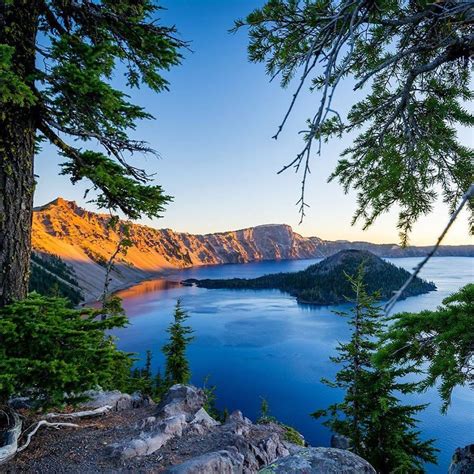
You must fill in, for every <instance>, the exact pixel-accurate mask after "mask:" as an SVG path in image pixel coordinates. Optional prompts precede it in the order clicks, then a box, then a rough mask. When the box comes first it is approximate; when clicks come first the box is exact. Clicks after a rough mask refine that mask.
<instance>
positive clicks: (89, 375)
mask: <svg viewBox="0 0 474 474" xmlns="http://www.w3.org/2000/svg"><path fill="white" fill-rule="evenodd" d="M68 304H69V302H68V301H67V300H66V299H64V298H52V297H45V296H40V295H38V294H36V293H32V294H30V295H29V296H28V297H27V298H26V299H24V300H22V301H19V302H15V303H13V304H10V305H8V306H5V307H3V308H0V402H1V403H5V402H6V401H7V400H8V398H9V397H10V396H12V395H28V396H29V397H32V398H34V399H35V400H36V401H37V402H38V404H40V405H43V406H52V405H58V404H61V403H63V402H66V401H70V400H72V399H74V398H75V397H77V396H78V395H79V394H80V393H82V392H84V391H85V390H88V389H91V388H95V387H96V386H100V387H102V388H103V389H124V388H126V386H127V384H128V381H129V375H130V368H131V364H132V359H131V358H130V354H128V353H125V352H122V351H119V350H117V349H116V347H115V344H114V340H113V338H112V337H110V336H107V335H106V331H108V330H110V329H114V328H117V327H123V326H125V325H126V324H127V319H126V317H125V316H124V315H123V313H112V312H110V313H109V316H108V317H107V318H106V319H101V318H100V317H99V316H100V315H101V312H102V310H100V311H98V310H92V309H81V310H75V309H71V308H69V307H68Z"/></svg>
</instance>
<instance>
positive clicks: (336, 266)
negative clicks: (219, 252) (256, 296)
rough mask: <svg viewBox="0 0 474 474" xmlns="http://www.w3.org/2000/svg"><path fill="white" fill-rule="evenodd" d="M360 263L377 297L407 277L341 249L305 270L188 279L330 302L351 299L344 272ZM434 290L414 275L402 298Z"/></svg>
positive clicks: (386, 264)
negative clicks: (244, 277)
mask: <svg viewBox="0 0 474 474" xmlns="http://www.w3.org/2000/svg"><path fill="white" fill-rule="evenodd" d="M361 263H364V265H365V268H366V273H365V277H364V282H365V284H366V286H367V289H368V291H370V292H375V291H378V292H379V294H380V297H382V298H384V299H389V298H390V297H391V296H392V295H393V292H394V291H396V290H398V289H399V288H400V287H401V286H402V285H403V283H405V281H406V280H407V279H408V277H409V276H410V274H409V272H407V271H406V270H404V269H403V268H398V267H396V266H395V265H393V264H392V263H389V262H385V261H383V260H382V259H381V258H379V257H376V256H375V255H373V254H371V253H370V252H366V251H360V250H343V251H341V252H339V253H337V254H336V255H333V256H331V257H328V258H327V259H325V260H323V261H322V262H320V263H317V264H315V265H311V266H309V267H308V268H307V269H306V270H303V271H300V272H293V273H278V274H271V275H264V276H261V277H258V278H254V279H243V278H232V279H227V280H190V281H192V282H195V283H196V284H197V285H198V286H200V287H204V288H231V289H268V288H277V289H279V290H281V291H286V292H288V293H290V294H291V295H293V296H296V297H297V298H298V301H300V302H302V303H312V304H319V305H330V304H337V303H343V302H345V301H346V300H347V298H354V297H355V294H354V290H353V285H351V283H350V281H349V280H348V279H347V277H346V275H347V274H348V273H349V274H354V273H355V272H356V271H357V268H358V266H359V265H360V264H361ZM434 289H436V286H435V285H434V284H433V283H431V282H427V281H424V280H422V279H420V278H415V279H414V280H413V281H412V282H411V283H410V285H409V286H408V288H407V289H406V290H405V291H404V292H403V295H402V297H403V298H406V297H408V296H413V295H419V294H422V293H426V292H428V291H432V290H434Z"/></svg>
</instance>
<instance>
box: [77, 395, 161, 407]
mask: <svg viewBox="0 0 474 474" xmlns="http://www.w3.org/2000/svg"><path fill="white" fill-rule="evenodd" d="M84 396H85V397H87V398H88V400H87V401H86V402H84V403H81V405H80V407H82V408H92V409H94V408H100V407H103V406H107V405H108V406H111V407H112V411H122V410H130V409H132V408H142V407H146V406H148V405H152V404H153V403H154V402H153V400H151V398H150V397H148V396H146V395H142V394H140V393H133V394H132V395H129V394H128V393H122V392H119V391H118V390H111V391H103V390H88V391H87V392H84Z"/></svg>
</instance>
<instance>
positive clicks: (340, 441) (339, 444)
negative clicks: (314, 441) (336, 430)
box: [331, 434, 351, 449]
mask: <svg viewBox="0 0 474 474" xmlns="http://www.w3.org/2000/svg"><path fill="white" fill-rule="evenodd" d="M350 445H351V440H350V439H349V438H348V437H347V436H343V435H340V434H333V435H332V436H331V448H337V449H349V446H350Z"/></svg>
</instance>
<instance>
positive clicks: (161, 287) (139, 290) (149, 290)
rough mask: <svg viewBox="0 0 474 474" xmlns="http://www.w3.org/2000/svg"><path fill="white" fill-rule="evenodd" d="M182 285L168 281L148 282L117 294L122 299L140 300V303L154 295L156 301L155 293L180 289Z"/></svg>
mask: <svg viewBox="0 0 474 474" xmlns="http://www.w3.org/2000/svg"><path fill="white" fill-rule="evenodd" d="M180 286H181V284H180V283H179V282H177V281H168V280H162V279H160V280H147V281H143V282H142V283H139V284H138V285H135V286H132V287H130V288H126V289H125V290H121V291H119V292H117V296H119V297H120V298H122V299H127V300H133V299H136V298H140V301H143V299H144V298H146V296H150V295H153V299H156V295H154V293H156V292H158V291H166V290H172V289H174V288H179V287H180Z"/></svg>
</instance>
